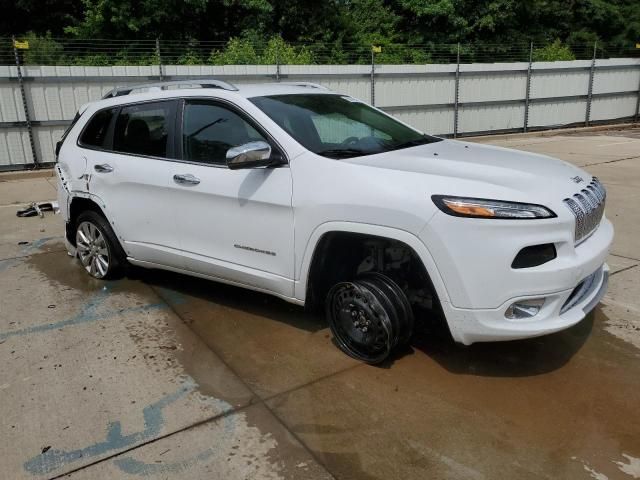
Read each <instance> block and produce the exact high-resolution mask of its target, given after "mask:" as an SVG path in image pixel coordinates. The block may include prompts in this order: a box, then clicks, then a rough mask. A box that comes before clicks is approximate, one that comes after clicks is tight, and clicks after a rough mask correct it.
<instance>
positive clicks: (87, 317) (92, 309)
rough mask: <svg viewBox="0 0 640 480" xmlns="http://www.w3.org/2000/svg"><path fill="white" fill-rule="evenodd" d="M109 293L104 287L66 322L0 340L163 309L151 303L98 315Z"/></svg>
mask: <svg viewBox="0 0 640 480" xmlns="http://www.w3.org/2000/svg"><path fill="white" fill-rule="evenodd" d="M109 292H110V288H109V287H106V286H105V287H104V288H103V289H102V290H100V291H99V292H98V293H96V294H95V295H94V297H93V298H92V299H91V300H90V301H89V303H87V304H86V305H85V306H84V307H83V308H82V310H81V311H80V313H78V314H77V315H74V316H73V317H71V318H68V319H66V320H61V321H59V322H53V323H47V324H44V325H34V326H30V327H26V328H22V329H20V330H13V331H8V332H0V340H5V339H7V338H11V337H21V336H24V335H31V334H34V333H42V332H49V331H51V330H57V329H59V328H63V327H68V326H72V325H80V324H83V323H89V322H95V321H98V320H107V319H109V318H112V317H114V316H116V315H118V314H121V313H132V312H134V313H135V312H142V311H147V310H155V309H159V308H165V307H166V304H164V303H151V304H148V305H142V306H137V307H129V308H123V309H121V310H115V311H113V310H112V311H107V312H102V313H99V312H98V311H97V310H98V308H99V307H100V305H101V304H102V303H103V302H104V301H105V300H106V299H107V297H108V295H109Z"/></svg>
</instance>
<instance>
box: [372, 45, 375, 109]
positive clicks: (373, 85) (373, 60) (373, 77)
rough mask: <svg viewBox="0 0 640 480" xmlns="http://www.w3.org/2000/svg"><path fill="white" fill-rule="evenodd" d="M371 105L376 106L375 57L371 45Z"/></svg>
mask: <svg viewBox="0 0 640 480" xmlns="http://www.w3.org/2000/svg"><path fill="white" fill-rule="evenodd" d="M371 105H373V106H374V107H375V106H376V57H375V52H374V51H373V45H371Z"/></svg>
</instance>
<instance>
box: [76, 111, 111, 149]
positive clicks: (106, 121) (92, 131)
mask: <svg viewBox="0 0 640 480" xmlns="http://www.w3.org/2000/svg"><path fill="white" fill-rule="evenodd" d="M116 112H117V109H116V108H108V109H106V110H101V111H99V112H98V113H96V114H95V115H94V116H93V117H92V118H91V120H89V123H88V124H87V126H86V127H85V129H84V130H83V132H82V134H81V135H80V144H81V145H84V146H88V147H99V148H104V147H106V142H107V132H108V131H109V125H110V124H111V120H112V119H113V116H114V115H115V114H116Z"/></svg>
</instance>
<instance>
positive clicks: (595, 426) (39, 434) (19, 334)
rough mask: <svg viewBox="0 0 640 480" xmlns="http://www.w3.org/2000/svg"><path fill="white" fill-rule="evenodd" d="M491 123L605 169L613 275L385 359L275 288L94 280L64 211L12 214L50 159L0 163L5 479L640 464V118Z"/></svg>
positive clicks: (137, 275)
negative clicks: (341, 336) (515, 326)
mask: <svg viewBox="0 0 640 480" xmlns="http://www.w3.org/2000/svg"><path fill="white" fill-rule="evenodd" d="M480 141H481V142H484V143H495V144H499V145H502V146H508V147H511V148H520V149H523V150H530V151H535V152H539V153H546V154H549V155H552V156H557V157H560V158H563V159H565V160H567V161H570V162H572V163H575V164H578V165H582V166H584V165H586V166H587V167H586V169H587V170H588V171H589V172H590V173H593V174H595V175H598V176H599V177H600V179H601V180H602V181H603V182H604V183H605V185H606V187H607V189H608V193H609V200H608V207H607V214H608V216H609V218H611V219H612V221H613V222H614V224H615V227H616V234H617V236H616V240H615V244H614V246H613V250H612V255H611V257H610V260H609V263H610V265H611V267H612V272H613V274H612V276H611V282H610V290H609V293H608V294H607V296H606V298H605V300H604V301H603V303H602V304H601V306H600V307H599V308H598V309H596V311H595V312H594V313H593V314H592V315H590V316H588V317H587V319H585V320H584V321H583V322H581V323H580V324H579V325H577V326H575V327H574V328H572V329H569V330H567V331H564V332H560V333H558V334H554V335H550V336H547V337H542V338H538V339H533V340H527V341H519V342H508V343H500V344H478V345H473V346H471V347H468V348H463V347H459V346H457V345H454V344H450V343H446V342H442V341H437V340H435V339H431V338H423V337H418V338H417V339H416V341H415V343H414V345H412V348H411V349H410V350H409V351H407V352H405V354H404V355H400V356H399V357H398V358H396V359H395V360H394V361H393V362H390V363H389V364H387V365H385V366H384V367H381V368H376V367H370V366H366V365H362V364H360V363H358V362H356V361H354V360H352V359H350V358H348V357H346V356H344V355H343V354H342V353H340V352H339V351H338V350H337V349H336V348H335V347H334V346H333V344H332V342H331V338H330V337H331V336H330V333H329V330H328V328H327V326H326V323H325V322H324V320H323V319H322V318H320V317H316V316H313V315H309V314H305V313H304V312H303V310H302V309H300V308H298V307H295V306H291V305H289V304H286V303H284V302H282V301H279V300H277V299H275V298H272V297H269V296H266V295H262V294H259V293H255V292H249V291H246V290H242V289H238V288H235V287H230V286H226V285H221V284H216V283H213V282H208V281H204V280H200V279H195V278H190V277H185V276H182V275H177V274H171V273H166V272H156V271H137V270H136V271H135V272H134V274H133V275H132V276H130V277H128V278H126V279H123V280H119V281H115V282H100V281H96V280H92V279H90V278H89V277H88V276H87V275H86V273H85V272H84V271H82V270H81V268H80V267H79V266H78V264H77V262H76V261H75V260H73V259H71V258H69V257H68V256H67V255H66V252H65V251H64V247H63V244H62V239H61V237H62V224H61V222H60V219H59V218H58V217H57V216H54V215H52V214H50V213H48V214H46V216H45V218H44V219H40V218H25V219H19V218H16V217H15V211H16V209H17V206H16V205H17V204H22V203H28V202H31V201H36V200H52V199H53V198H54V197H55V189H54V186H53V184H52V182H51V178H47V177H42V178H30V179H22V180H10V181H5V182H2V181H0V415H1V418H2V422H1V423H0V479H5V478H6V479H11V480H14V479H23V478H24V479H32V478H37V479H39V478H59V477H63V476H65V477H67V475H68V478H72V479H103V478H126V479H129V478H139V477H146V478H157V479H160V478H162V479H164V478H169V479H173V478H176V479H177V478H190V479H201V478H203V479H204V478H224V479H245V478H256V479H263V478H266V479H271V478H273V479H277V478H292V479H316V478H318V479H322V478H339V479H409V478H415V479H424V478H456V479H458V478H461V479H467V478H469V479H491V478H578V479H580V478H585V479H588V478H597V479H599V480H603V479H605V478H608V479H633V478H640V415H638V405H640V380H639V379H640V268H639V265H640V243H639V242H638V240H637V239H638V236H639V234H640V230H639V229H640V214H639V213H638V211H637V210H636V206H637V205H639V204H640V202H638V195H639V192H640V138H638V135H637V131H633V130H625V131H620V132H610V131H609V132H589V133H585V134H580V133H576V134H571V135H563V136H551V137H501V138H499V139H497V138H491V137H486V138H483V139H480ZM25 242H26V243H25Z"/></svg>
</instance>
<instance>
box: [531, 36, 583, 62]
mask: <svg viewBox="0 0 640 480" xmlns="http://www.w3.org/2000/svg"><path fill="white" fill-rule="evenodd" d="M575 59H576V56H575V55H574V54H573V52H572V51H571V49H570V48H569V47H568V46H566V45H563V44H562V42H561V41H560V39H556V40H555V41H554V42H553V43H551V44H549V45H547V46H545V47H542V48H536V49H535V50H534V51H533V60H534V61H535V62H557V61H561V60H575Z"/></svg>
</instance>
